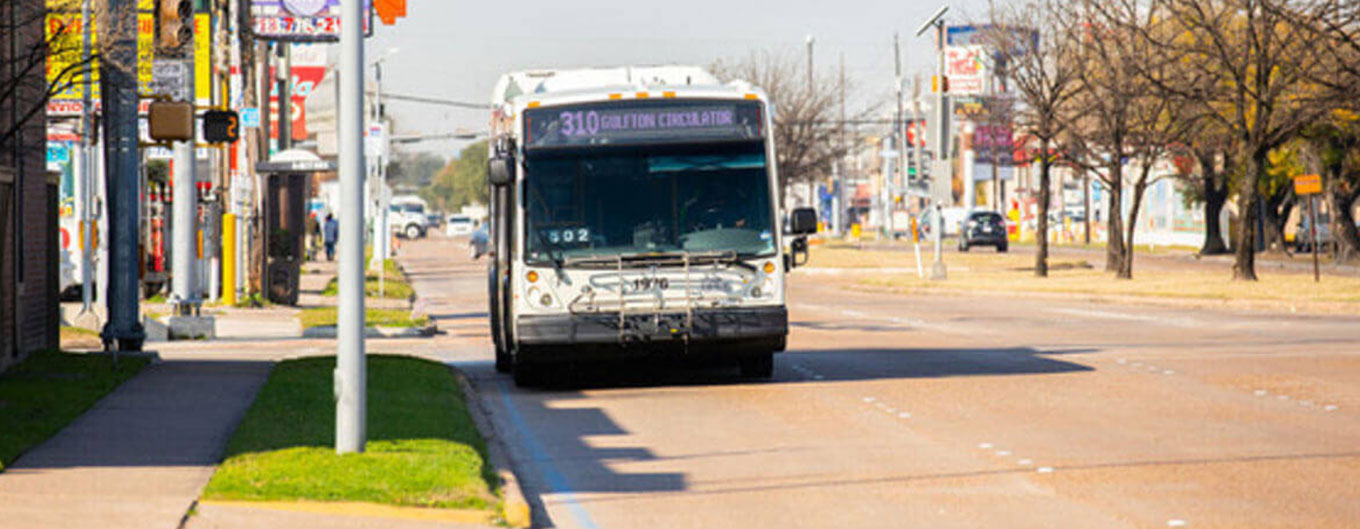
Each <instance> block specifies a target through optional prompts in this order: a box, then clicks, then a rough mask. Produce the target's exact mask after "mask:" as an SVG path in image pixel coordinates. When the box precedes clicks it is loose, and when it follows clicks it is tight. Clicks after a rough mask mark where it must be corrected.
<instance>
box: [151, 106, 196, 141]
mask: <svg viewBox="0 0 1360 529" xmlns="http://www.w3.org/2000/svg"><path fill="white" fill-rule="evenodd" d="M146 120H147V124H148V125H149V127H148V128H150V129H151V130H150V134H151V139H153V140H156V141H191V140H193V139H194V105H192V104H190V103H185V102H182V101H176V102H170V101H156V102H154V103H151V106H150V108H149V109H148V110H147V118H146Z"/></svg>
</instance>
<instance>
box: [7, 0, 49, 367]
mask: <svg viewBox="0 0 1360 529" xmlns="http://www.w3.org/2000/svg"><path fill="white" fill-rule="evenodd" d="M45 12H46V11H45V6H44V2H43V0H5V1H4V2H0V370H3V369H5V368H7V367H8V366H10V365H12V364H14V363H15V362H17V361H18V360H20V359H21V358H23V357H24V356H26V355H27V354H28V353H31V352H33V351H37V350H42V349H49V348H56V347H58V345H59V343H58V337H57V335H58V330H59V326H60V316H59V315H58V310H59V307H58V299H57V289H58V285H57V283H58V275H57V272H58V271H57V270H56V262H57V258H56V253H57V248H58V245H59V243H60V241H58V232H57V221H56V207H57V182H56V181H55V179H53V178H52V177H51V176H50V175H49V173H48V171H47V161H46V139H47V136H46V120H47V116H46V112H45V108H46V107H45V97H44V94H45V92H46V79H45V73H46V68H45V63H46V58H47V54H46V48H45V40H44V38H43V17H44V14H45Z"/></svg>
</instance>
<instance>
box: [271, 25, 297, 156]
mask: <svg viewBox="0 0 1360 529" xmlns="http://www.w3.org/2000/svg"><path fill="white" fill-rule="evenodd" d="M274 46H275V50H276V51H277V52H278V54H279V56H278V62H279V64H278V66H275V67H274V70H275V71H276V75H275V78H276V79H277V82H278V91H279V124H278V131H279V152H283V151H286V150H288V149H291V148H292V147H293V47H292V45H290V44H289V43H287V42H280V43H278V44H275V45H274Z"/></svg>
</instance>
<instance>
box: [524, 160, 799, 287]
mask: <svg viewBox="0 0 1360 529" xmlns="http://www.w3.org/2000/svg"><path fill="white" fill-rule="evenodd" d="M524 181H525V194H524V208H525V217H526V225H525V228H526V237H525V244H526V254H525V256H526V258H527V259H528V260H529V261H530V262H543V261H558V262H560V261H561V260H563V259H566V258H570V257H583V256H601V255H614V254H646V253H654V252H691V253H695V252H713V251H731V252H734V253H736V254H737V255H743V256H750V255H766V254H770V253H772V252H774V249H775V248H774V234H773V231H772V230H773V229H774V226H773V219H774V212H773V209H772V207H771V204H770V187H769V175H768V172H767V170H766V160H765V151H764V145H763V144H762V143H759V142H749V143H743V144H740V145H735V146H734V145H727V146H712V147H710V148H706V149H702V150H699V151H698V152H696V150H695V149H679V150H677V149H664V150H661V149H651V150H647V149H629V150H626V151H624V150H617V149H616V150H614V151H613V152H600V151H598V150H589V151H587V150H577V151H576V152H574V153H566V152H558V153H554V154H552V155H538V156H535V155H534V154H530V155H529V156H528V158H527V159H526V161H525V180H524Z"/></svg>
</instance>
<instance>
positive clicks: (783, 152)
mask: <svg viewBox="0 0 1360 529" xmlns="http://www.w3.org/2000/svg"><path fill="white" fill-rule="evenodd" d="M711 69H712V71H713V72H714V74H715V75H717V76H718V77H719V78H721V79H723V80H724V81H731V80H736V79H740V80H743V81H747V82H750V83H752V84H754V85H755V86H758V87H760V88H761V89H762V90H764V91H765V93H766V94H767V95H768V96H769V98H770V102H771V104H772V105H773V106H774V110H773V115H774V131H773V132H774V140H775V153H776V154H775V156H776V158H777V159H776V163H777V164H778V167H779V185H780V189H779V197H780V200H781V201H782V200H783V199H784V196H785V195H786V193H785V191H786V190H787V189H788V186H789V185H791V184H803V183H811V182H813V181H815V180H817V179H818V178H822V177H825V176H826V175H829V174H831V166H832V163H833V162H835V161H836V160H838V159H840V158H841V157H843V156H845V154H846V152H847V151H848V150H849V148H850V146H849V145H848V144H846V143H844V142H842V141H839V140H840V138H841V137H842V131H843V130H844V127H843V119H842V116H843V114H842V112H841V108H840V97H841V95H840V94H841V87H842V85H841V80H839V79H836V80H831V79H829V78H828V79H820V78H817V81H816V82H814V83H812V84H811V85H810V86H809V84H808V82H807V78H808V77H807V71H806V70H805V67H804V66H803V65H802V62H801V61H799V60H798V59H797V58H796V57H793V56H787V55H780V54H776V53H771V52H758V53H752V54H751V55H748V56H746V57H745V58H742V59H736V60H719V61H718V62H716V63H714V64H713V66H712V68H711ZM814 77H815V76H814ZM846 84H847V86H848V87H853V81H847V82H846ZM847 89H848V88H847ZM872 110H873V109H872V108H866V109H864V110H861V111H860V112H858V113H856V114H852V115H851V116H849V117H848V118H846V119H848V120H850V121H858V120H862V119H864V118H866V117H867V116H868V115H869V114H870V113H871V112H872Z"/></svg>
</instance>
